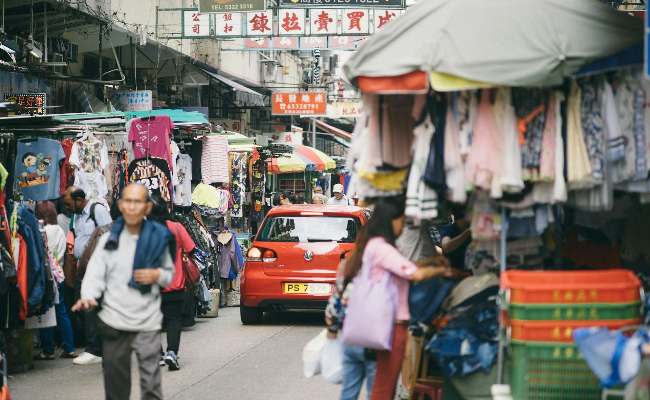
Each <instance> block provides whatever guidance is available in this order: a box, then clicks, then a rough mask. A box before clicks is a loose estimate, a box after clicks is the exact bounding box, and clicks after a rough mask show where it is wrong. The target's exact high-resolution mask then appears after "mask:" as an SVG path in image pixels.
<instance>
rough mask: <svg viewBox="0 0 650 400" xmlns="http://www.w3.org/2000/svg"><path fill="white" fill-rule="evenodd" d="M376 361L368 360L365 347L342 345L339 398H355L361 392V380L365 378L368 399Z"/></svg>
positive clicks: (347, 399)
mask: <svg viewBox="0 0 650 400" xmlns="http://www.w3.org/2000/svg"><path fill="white" fill-rule="evenodd" d="M376 372H377V363H376V361H374V360H368V359H366V356H365V349H364V348H363V347H358V346H349V345H346V344H344V345H343V382H342V384H341V400H356V399H358V398H359V393H361V387H362V386H363V380H364V379H365V380H366V392H367V395H368V399H370V393H371V392H372V384H373V383H374V381H375V373H376Z"/></svg>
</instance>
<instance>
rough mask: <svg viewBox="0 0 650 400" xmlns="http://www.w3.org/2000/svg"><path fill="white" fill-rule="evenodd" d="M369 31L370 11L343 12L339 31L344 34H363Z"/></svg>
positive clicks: (351, 10)
mask: <svg viewBox="0 0 650 400" xmlns="http://www.w3.org/2000/svg"><path fill="white" fill-rule="evenodd" d="M369 29H370V11H369V10H363V9H360V10H355V9H349V10H343V16H342V19H341V30H342V32H343V33H344V34H346V35H347V34H351V33H365V34H367V33H368V31H369Z"/></svg>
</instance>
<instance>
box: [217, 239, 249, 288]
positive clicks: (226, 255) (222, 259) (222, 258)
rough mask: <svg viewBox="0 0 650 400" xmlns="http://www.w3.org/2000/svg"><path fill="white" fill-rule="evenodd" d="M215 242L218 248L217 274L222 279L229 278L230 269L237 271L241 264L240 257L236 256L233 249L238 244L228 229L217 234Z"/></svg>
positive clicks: (239, 269) (235, 251)
mask: <svg viewBox="0 0 650 400" xmlns="http://www.w3.org/2000/svg"><path fill="white" fill-rule="evenodd" d="M217 242H218V244H217V246H218V248H219V275H220V277H221V278H222V279H229V278H230V276H231V275H230V273H231V272H230V271H231V270H234V271H236V273H239V271H241V268H242V266H243V264H242V263H241V259H240V258H238V257H237V250H236V249H235V246H239V243H236V242H237V239H236V238H235V235H234V234H232V233H231V232H228V231H226V232H222V233H220V234H219V235H217Z"/></svg>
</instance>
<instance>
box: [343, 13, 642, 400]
mask: <svg viewBox="0 0 650 400" xmlns="http://www.w3.org/2000/svg"><path fill="white" fill-rule="evenodd" d="M455 4H456V3H451V2H450V3H447V4H445V6H441V8H444V9H445V10H444V11H443V10H442V9H441V10H438V9H436V7H438V5H437V4H435V5H434V4H433V3H426V2H424V3H418V4H417V5H416V6H414V7H413V8H412V9H409V11H408V12H407V13H406V14H405V15H404V16H403V18H402V19H400V20H398V21H397V22H396V23H395V24H394V25H392V26H391V27H390V28H389V29H387V31H384V32H381V33H379V34H376V35H374V36H373V37H371V38H370V39H369V40H368V42H367V43H366V44H365V45H364V47H363V48H362V49H361V50H360V51H359V52H358V53H356V54H355V55H354V56H353V57H352V58H351V59H350V60H349V62H348V63H347V64H346V66H345V70H346V72H347V75H348V78H349V79H350V80H351V81H352V82H353V83H355V85H357V87H359V88H360V90H361V91H362V92H363V110H364V112H363V115H362V117H361V118H359V119H358V121H357V128H356V129H355V133H354V137H353V140H352V148H351V154H352V159H353V161H352V163H351V164H350V165H348V167H349V168H350V170H351V172H352V182H351V183H350V188H349V189H348V193H351V192H356V193H357V194H359V196H360V197H362V198H364V199H366V200H367V201H369V202H370V203H372V200H373V199H377V198H388V197H392V196H401V195H403V194H404V193H405V196H406V209H405V215H406V218H407V220H408V224H407V225H409V226H411V227H412V228H410V229H414V230H415V233H414V235H415V236H414V237H415V238H417V237H418V236H419V235H424V236H425V237H427V238H428V239H427V240H433V241H434V242H436V243H437V244H439V245H440V246H441V247H442V248H443V250H444V251H446V252H447V251H448V252H447V253H446V255H447V258H448V259H449V261H450V262H451V264H452V267H454V268H457V269H461V270H464V271H465V272H466V273H467V274H468V275H471V276H470V277H468V278H465V279H464V280H461V281H456V282H453V281H448V280H442V279H440V280H436V281H434V282H433V283H431V286H430V289H429V292H428V293H430V295H429V296H424V297H420V300H419V301H420V303H416V304H414V303H410V307H411V316H412V320H411V323H412V324H411V331H410V337H409V344H408V347H407V349H408V350H407V352H406V354H407V360H406V363H405V365H407V366H408V367H405V370H403V382H402V383H403V385H404V387H405V388H406V391H407V392H408V393H409V396H410V397H408V398H415V396H419V395H425V394H427V395H429V396H433V398H443V397H436V396H440V395H442V393H443V391H444V398H445V399H447V398H454V399H455V398H468V399H470V398H491V395H492V394H494V390H497V392H499V394H501V395H503V396H505V397H503V398H504V399H505V398H514V399H528V398H545V399H546V398H558V399H559V398H563V399H564V398H581V399H587V398H589V399H591V398H594V399H598V398H600V396H601V386H600V385H605V386H606V387H612V386H615V384H621V383H628V382H629V380H628V381H625V380H624V379H620V378H619V379H614V381H616V382H615V383H612V382H606V380H605V379H604V377H603V376H602V374H600V375H598V376H597V375H596V374H594V372H592V371H598V369H597V368H598V365H599V364H598V360H595V358H596V357H595V356H592V357H591V358H589V357H588V356H589V355H590V354H593V353H589V348H585V347H582V345H581V346H580V348H578V347H576V343H575V342H574V338H577V337H578V336H579V335H578V334H576V331H579V328H583V327H605V328H610V329H612V330H614V331H615V330H617V329H621V328H623V327H626V326H633V327H634V326H636V325H638V324H639V323H640V322H641V321H642V320H643V317H644V316H643V315H642V314H641V311H640V310H641V309H640V308H638V307H639V306H640V304H641V302H642V301H644V298H643V296H639V294H638V291H639V290H640V289H641V288H642V286H643V287H646V289H647V282H648V274H647V268H648V266H650V264H648V262H649V261H650V259H649V258H647V257H646V255H645V252H646V251H645V250H644V247H645V246H643V245H641V244H640V242H639V241H638V240H635V239H634V237H637V236H639V237H640V236H644V237H645V236H647V235H645V234H641V233H640V231H639V229H642V228H640V226H641V225H643V224H642V223H641V224H639V221H642V220H645V219H646V218H647V217H648V211H649V209H648V207H647V203H648V201H649V198H648V191H649V190H650V187H649V186H648V182H649V177H650V163H648V146H647V143H648V140H649V138H650V135H649V133H650V125H649V124H648V121H650V119H648V110H647V109H646V101H645V100H644V99H646V98H647V96H648V95H650V85H648V83H647V80H645V79H644V78H643V76H642V71H641V67H640V64H641V63H642V57H641V55H642V52H640V51H639V49H640V47H638V43H639V42H640V41H641V30H640V29H641V24H640V20H638V19H635V18H634V17H630V16H626V15H622V14H619V13H617V12H615V11H613V10H612V9H611V8H609V7H607V6H606V5H602V4H597V3H595V2H594V3H590V4H586V3H585V4H584V5H583V6H577V5H576V9H573V8H572V9H571V10H563V11H564V12H563V13H558V14H555V13H556V12H558V8H556V7H555V6H553V5H552V4H551V3H549V4H548V5H547V6H546V8H544V7H543V8H544V10H542V11H540V14H535V17H534V18H535V21H533V19H531V20H530V24H525V25H526V30H527V31H526V32H527V33H526V34H524V33H523V32H521V33H518V29H520V28H521V26H520V25H514V24H512V23H511V21H513V20H517V21H522V20H526V18H533V17H532V14H529V13H528V12H526V11H522V12H521V15H518V16H514V15H510V14H507V15H506V14H504V13H502V12H499V11H500V10H497V9H496V7H493V6H492V5H491V4H488V3H486V4H485V5H483V6H482V7H479V9H477V10H472V12H470V13H468V12H467V9H464V8H462V7H461V6H458V8H455V7H456V5H455ZM578 8H579V9H580V10H579V11H578ZM544 11H545V12H548V13H549V15H551V14H552V15H554V18H553V21H554V23H555V24H559V25H562V26H563V29H564V30H566V32H567V37H568V38H571V40H575V38H578V37H580V38H586V37H590V38H591V39H590V40H593V41H594V43H598V45H597V46H594V47H590V49H598V50H597V51H596V50H595V52H596V53H591V54H590V55H589V56H586V54H587V53H586V52H580V51H579V50H577V48H572V49H573V50H574V51H577V52H578V53H580V55H578V54H576V55H575V57H573V56H572V55H571V54H568V53H567V54H563V55H562V57H561V58H560V61H558V62H557V63H556V64H554V63H553V62H549V64H545V65H542V64H544V63H540V64H538V63H537V62H538V61H539V60H540V59H549V60H550V59H552V58H553V57H554V56H553V55H552V54H550V53H552V51H551V52H548V53H547V52H546V51H545V50H543V49H535V50H531V47H530V46H529V45H526V44H525V43H520V45H521V48H518V47H516V46H507V47H503V46H502V44H501V42H500V41H499V39H498V38H499V37H501V36H499V35H501V34H505V33H506V32H507V35H506V36H507V37H516V38H517V39H515V40H514V41H513V43H517V42H518V40H519V39H521V38H523V37H524V36H525V37H526V38H527V39H525V40H529V39H530V37H531V35H533V36H535V35H537V36H536V37H538V38H539V39H540V43H541V42H547V43H548V44H549V45H550V44H551V43H552V42H553V41H552V39H549V38H548V36H545V35H544V34H542V33H541V30H542V29H541V27H540V26H539V25H537V24H536V22H537V19H536V18H538V17H539V15H546V14H544ZM454 13H458V16H459V19H458V20H455V19H453V18H450V15H455V14H454ZM461 15H462V20H463V21H467V24H471V21H474V19H473V18H476V21H478V20H479V19H480V20H486V19H487V20H490V21H492V22H491V25H492V26H498V27H499V28H498V29H496V32H494V34H493V35H492V34H488V35H485V36H484V37H482V38H481V39H479V40H477V38H476V37H472V38H471V39H470V38H469V36H467V35H465V34H464V33H463V32H465V33H466V32H467V30H468V29H470V28H469V27H470V25H466V26H463V24H460V23H459V24H455V25H454V26H453V27H451V28H449V27H448V26H447V25H446V24H447V23H448V21H450V20H453V21H460V16H461ZM425 16H426V17H425ZM549 18H550V17H549ZM541 20H542V21H544V18H541ZM596 20H601V21H607V23H606V24H605V25H604V26H605V27H607V29H604V30H601V28H603V26H599V27H596V24H595V22H594V21H596ZM432 26H434V27H438V26H439V27H440V28H435V29H434V32H432V31H431V29H432V28H431V27H432ZM521 29H523V28H521ZM538 30H539V31H540V32H537V31H538ZM608 30H611V31H612V32H611V33H607V32H606V31H608ZM398 31H399V32H400V35H398V37H396V35H395V33H396V32H398ZM613 31H616V33H613ZM443 32H444V34H443ZM535 32H537V33H535ZM438 33H440V35H441V36H440V37H447V39H445V40H444V42H443V41H441V42H440V43H441V44H440V46H432V48H431V49H425V51H416V50H415V47H414V46H415V45H416V43H417V45H418V46H419V45H420V43H421V42H420V41H418V40H417V38H421V37H432V36H435V35H436V34H438ZM587 33H588V34H587ZM610 34H611V36H609V35H610ZM445 35H447V36H445ZM602 35H605V36H609V38H610V39H611V38H612V37H614V36H615V37H616V38H617V39H616V40H610V41H607V43H605V41H603V40H601V38H602V37H603V36H602ZM504 37H505V36H504ZM522 40H524V39H522ZM590 40H586V41H583V40H580V41H579V42H580V44H579V45H585V46H589V42H590ZM447 43H454V46H453V48H452V47H448V46H446V44H447ZM576 45H578V44H577V43H576ZM569 47H571V46H569ZM635 49H636V50H635ZM535 51H539V52H538V53H537V54H536V55H533V54H532V53H534V52H535ZM563 51H566V52H570V51H569V50H568V48H564V50H563ZM619 52H623V53H624V54H625V57H621V56H619V55H618V54H617V53H619ZM505 53H507V54H505ZM515 53H517V54H521V55H522V57H521V58H516V57H515V58H516V60H517V61H514V59H513V58H512V57H510V56H511V55H512V54H515ZM630 53H633V54H634V56H633V57H629V55H630ZM524 54H526V56H524ZM401 55H402V56H401ZM407 55H408V56H407ZM413 57H416V58H417V57H422V59H421V62H418V61H413ZM603 58H604V59H606V61H601V62H596V63H592V61H593V60H595V59H603ZM461 59H462V60H463V61H462V62H460V61H459V60H461ZM488 60H492V61H496V62H488ZM556 60H557V59H556ZM565 60H566V62H565ZM455 61H458V62H455ZM509 62H513V63H518V62H521V64H518V65H517V66H514V65H513V66H512V68H508V67H504V66H507V65H508V63H509ZM415 65H417V66H426V68H422V70H419V69H417V68H415V67H414V66H415ZM490 65H494V66H496V67H495V68H494V69H491V68H490V67H489V66H490ZM551 65H552V66H551ZM412 127H414V128H412ZM450 232H451V233H450ZM445 238H446V239H445ZM458 238H461V239H462V240H460V239H459V240H460V241H461V242H462V246H460V247H455V248H453V249H451V248H449V247H448V245H447V244H445V243H448V242H446V240H449V239H452V240H455V239H458ZM415 246H416V248H415V249H412V250H413V252H412V254H411V255H413V256H414V257H415V259H416V260H417V259H418V256H417V255H418V254H421V251H422V249H421V248H419V247H418V246H420V244H416V245H415ZM603 269H605V270H607V271H603ZM559 270H562V271H563V272H561V273H558V272H551V271H559ZM567 270H568V271H567ZM611 270H614V271H611ZM529 271H540V272H538V274H537V275H534V274H533V275H528V274H531V272H529ZM572 274H573V275H572ZM607 274H612V275H607ZM617 274H618V275H617ZM608 276H609V278H608ZM522 282H523V283H522ZM619 285H620V286H619ZM607 286H609V287H612V286H615V287H627V288H629V289H630V290H631V292H630V293H631V294H630V296H629V297H625V298H611V299H610V300H605V299H604V297H603V295H602V294H603V293H604V292H603V290H605V289H606V287H607ZM544 290H547V291H548V293H547V294H548V298H541V297H537V298H535V293H541V292H543V291H544ZM634 291H636V292H637V293H636V294H635V293H632V292H634ZM499 293H500V294H501V295H500V296H499ZM515 293H517V296H521V293H526V294H527V295H528V296H531V297H525V296H523V297H516V296H515ZM513 296H515V297H513ZM603 303H606V304H603ZM628 305H629V306H630V307H631V308H630V310H628V311H629V312H627V311H626V310H625V307H626V306H628ZM425 308H426V312H423V311H422V310H423V309H425ZM606 309H607V310H616V311H612V313H610V314H607V315H605V313H606V311H605V310H606ZM414 310H417V311H414ZM432 310H433V312H431V311H432ZM500 315H501V318H500V317H499V316H500ZM575 335H578V336H575ZM614 335H615V334H614ZM613 337H614V336H613ZM607 343H610V344H611V342H607ZM608 345H609V344H608ZM591 351H592V352H593V351H594V349H593V348H592V349H591ZM606 354H607V355H606V356H603V357H604V360H605V361H602V360H601V364H600V365H601V366H602V365H603V364H602V363H603V362H604V363H607V362H608V361H610V359H612V357H613V358H616V357H617V356H616V355H613V354H610V352H606ZM636 354H637V355H638V358H641V357H642V355H641V353H640V350H638V349H637V353H636ZM607 357H609V358H607ZM586 359H588V360H587V361H588V363H587V362H586V361H585V360H586ZM612 362H614V361H612ZM616 362H617V363H618V361H616ZM637 367H638V365H637ZM637 372H638V369H637ZM633 375H634V374H632V376H633ZM503 383H505V384H509V385H510V388H503V387H500V386H495V387H494V388H493V387H492V386H493V385H495V384H503ZM405 398H407V397H405ZM500 398H501V397H500Z"/></svg>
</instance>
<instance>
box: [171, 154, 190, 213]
mask: <svg viewBox="0 0 650 400" xmlns="http://www.w3.org/2000/svg"><path fill="white" fill-rule="evenodd" d="M176 179H177V184H176V185H175V186H174V204H176V205H179V206H191V205H192V157H190V155H189V154H181V155H180V156H178V161H177V162H176Z"/></svg>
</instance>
